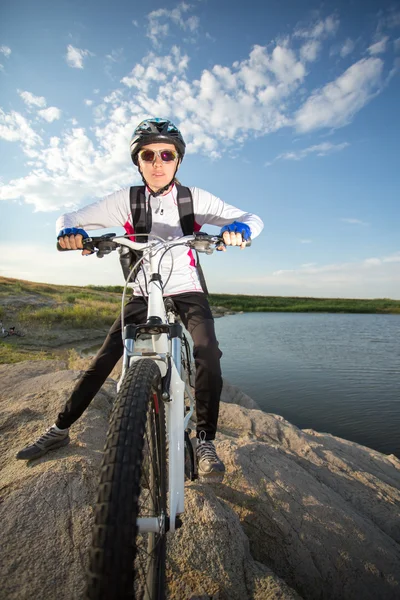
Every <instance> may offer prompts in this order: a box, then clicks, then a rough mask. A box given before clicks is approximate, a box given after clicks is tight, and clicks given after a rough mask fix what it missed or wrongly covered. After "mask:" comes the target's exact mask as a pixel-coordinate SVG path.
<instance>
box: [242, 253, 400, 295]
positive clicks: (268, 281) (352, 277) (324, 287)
mask: <svg viewBox="0 0 400 600" xmlns="http://www.w3.org/2000/svg"><path fill="white" fill-rule="evenodd" d="M399 262H400V252H398V253H394V254H393V255H391V256H387V257H382V258H379V257H370V258H365V259H361V260H359V261H354V262H345V263H333V264H325V265H321V266H316V265H315V264H314V265H313V264H307V265H302V266H300V267H298V268H294V269H285V270H279V271H275V272H273V273H271V274H270V275H268V274H267V275H266V276H265V277H262V278H260V279H259V280H258V282H257V283H258V289H259V292H258V293H260V290H262V289H263V287H266V288H267V289H269V292H268V293H270V294H274V293H279V294H281V295H289V294H290V295H303V296H304V295H306V294H308V293H312V294H313V295H315V296H320V297H325V298H327V297H341V298H346V297H347V298H352V297H353V298H377V297H379V298H399V299H400V270H399V266H398V263H399ZM243 283H246V280H245V279H244V280H243Z"/></svg>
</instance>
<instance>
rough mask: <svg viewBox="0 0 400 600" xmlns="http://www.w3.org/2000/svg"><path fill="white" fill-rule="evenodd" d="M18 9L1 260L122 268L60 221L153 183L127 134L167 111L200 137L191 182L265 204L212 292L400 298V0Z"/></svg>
mask: <svg viewBox="0 0 400 600" xmlns="http://www.w3.org/2000/svg"><path fill="white" fill-rule="evenodd" d="M2 16H3V19H2V27H1V29H0V81H1V90H2V91H1V98H0V100H1V102H0V151H1V152H2V156H3V160H2V163H1V166H0V221H1V223H2V225H3V227H2V233H1V240H0V255H1V259H0V275H2V276H4V277H11V278H17V279H25V280H31V281H32V282H38V283H40V282H41V283H49V284H57V285H77V286H86V285H123V279H122V271H121V268H120V265H119V261H118V256H117V255H115V256H113V258H111V257H110V256H108V257H107V258H106V262H99V261H97V259H96V258H94V257H90V258H85V260H82V257H81V255H80V253H79V252H72V253H58V252H57V251H56V250H55V246H56V231H55V222H56V219H57V217H58V216H60V215H61V214H62V213H65V212H70V211H72V210H76V209H77V208H81V207H82V206H84V205H87V204H89V203H90V202H94V201H96V200H97V199H99V198H101V197H103V196H104V195H107V194H108V193H111V192H113V191H117V190H118V189H121V188H123V187H126V186H130V185H137V184H138V183H140V178H139V177H138V175H137V171H136V169H135V168H134V167H133V165H132V163H131V160H130V155H129V140H130V137H131V135H132V133H133V130H134V128H135V126H136V125H137V124H138V123H139V122H140V121H141V120H142V119H144V118H146V117H149V116H162V117H166V118H170V119H171V120H172V121H173V122H174V123H175V124H176V125H177V126H178V127H179V128H180V129H181V131H182V133H183V135H184V138H185V140H186V142H187V154H186V156H185V159H184V161H183V164H182V167H181V168H180V171H179V179H180V181H182V183H183V185H188V186H196V187H200V188H203V189H205V190H207V191H209V192H211V193H213V194H214V195H216V196H218V197H220V198H221V199H222V200H224V201H226V202H227V203H229V204H233V205H234V206H237V207H238V208H241V209H243V210H245V211H248V212H253V213H255V214H257V215H258V216H260V217H261V218H262V220H263V221H264V230H263V232H262V233H261V235H260V236H259V237H258V238H256V239H255V240H254V241H253V244H252V246H251V248H248V249H246V250H245V251H244V252H243V251H239V250H238V249H236V248H232V249H228V252H226V253H215V254H214V255H213V256H212V257H210V258H209V259H207V260H205V259H203V258H202V260H201V264H202V268H203V270H204V272H205V276H206V280H207V284H208V286H209V288H210V289H212V290H213V293H230V294H233V295H236V294H237V293H239V294H241V295H250V296H254V295H262V296H281V297H311V298H343V299H360V300H361V299H379V298H390V299H393V300H396V299H400V241H399V228H400V207H399V201H398V196H399V191H398V190H399V189H400V169H399V167H398V157H399V155H400V141H399V136H398V124H399V117H398V106H399V105H400V81H399V70H400V9H399V6H398V4H397V3H396V2H393V1H389V0H382V1H378V0H366V1H364V2H362V1H361V0H354V2H352V3H350V4H349V3H347V2H345V1H344V0H338V1H335V2H334V3H325V4H321V3H319V2H316V1H315V0H312V1H311V2H310V3H308V4H307V8H304V6H303V5H302V4H301V3H298V2H296V1H295V0H288V2H287V5H286V6H285V10H282V4H281V3H280V2H278V0H270V1H269V2H268V4H265V3H263V2H261V0H252V2H250V4H247V5H246V7H245V8H244V7H242V6H239V5H232V3H230V2H228V0H219V1H218V2H217V3H210V4H209V3H207V2H205V1H203V0H193V2H192V3H186V2H179V1H178V2H177V1H169V0H168V1H162V2H159V3H157V4H155V5H152V8H151V9H146V7H144V6H143V5H142V4H141V3H139V2H133V3H132V2H128V1H127V0H116V2H115V3H114V5H113V6H112V7H111V6H108V5H103V4H100V5H99V4H98V3H96V4H95V3H94V1H93V0H87V1H86V2H84V3H83V4H82V5H78V4H74V5H73V6H72V7H71V4H70V3H69V2H67V0H60V2H58V3H57V4H56V5H53V4H52V3H50V2H49V0H40V1H39V2H38V3H35V5H32V4H31V3H29V2H28V0H16V1H15V2H14V3H12V4H10V5H9V6H7V7H6V8H5V9H4V10H3V15H2ZM396 125H397V127H396ZM204 229H205V230H206V231H209V232H210V233H215V232H216V231H218V230H217V229H216V228H213V227H205V228H204ZM94 231H95V230H93V231H92V232H93V233H94ZM105 231H115V232H116V233H119V231H118V228H113V229H111V230H101V232H105ZM97 233H100V231H97ZM115 254H116V253H115ZM214 290H215V291H214Z"/></svg>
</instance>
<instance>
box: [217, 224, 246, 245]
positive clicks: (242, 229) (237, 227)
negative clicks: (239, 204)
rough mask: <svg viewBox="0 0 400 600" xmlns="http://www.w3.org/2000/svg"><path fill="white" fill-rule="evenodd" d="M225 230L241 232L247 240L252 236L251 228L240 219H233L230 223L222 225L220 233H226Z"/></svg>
mask: <svg viewBox="0 0 400 600" xmlns="http://www.w3.org/2000/svg"><path fill="white" fill-rule="evenodd" d="M224 231H233V232H234V233H240V234H241V235H242V238H243V239H244V240H245V241H247V240H248V239H249V238H251V229H250V227H249V226H248V225H246V223H241V222H240V221H233V223H231V224H230V225H224V227H222V229H221V232H220V235H222V234H223V233H224Z"/></svg>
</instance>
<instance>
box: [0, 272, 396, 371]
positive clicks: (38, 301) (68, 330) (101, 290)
mask: <svg viewBox="0 0 400 600" xmlns="http://www.w3.org/2000/svg"><path fill="white" fill-rule="evenodd" d="M122 289H123V288H122V286H86V287H80V286H63V285H55V284H44V283H35V282H30V281H24V280H20V279H11V278H7V277H0V321H2V323H3V326H4V327H5V328H6V329H7V328H9V327H13V326H14V327H16V328H17V330H20V331H21V332H23V333H24V337H14V336H11V337H6V338H0V363H1V362H2V363H8V362H18V361H20V360H24V359H27V360H32V359H33V358H54V356H55V353H56V355H58V354H59V353H60V352H61V351H62V350H63V351H64V352H65V351H66V349H67V348H75V347H77V346H81V344H82V340H85V343H86V342H87V345H88V346H89V345H90V343H91V342H92V341H93V342H96V343H97V341H98V340H99V339H101V338H102V337H104V336H105V335H106V333H107V331H108V328H109V327H110V325H111V324H112V323H113V322H114V320H115V319H116V317H117V316H118V314H119V312H120V306H121V292H122ZM209 302H210V305H211V309H212V311H213V314H214V316H215V317H222V316H225V315H227V314H235V313H241V312H320V313H321V312H322V313H324V312H325V313H372V314H400V300H391V299H388V298H378V299H373V300H369V299H365V300H364V299H343V298H307V297H299V298H296V297H285V296H246V295H231V294H210V295H209Z"/></svg>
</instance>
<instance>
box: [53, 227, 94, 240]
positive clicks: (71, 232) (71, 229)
mask: <svg viewBox="0 0 400 600" xmlns="http://www.w3.org/2000/svg"><path fill="white" fill-rule="evenodd" d="M78 234H81V236H82V238H83V239H85V238H87V237H89V235H88V234H87V233H86V231H85V230H84V229H79V227H66V228H65V229H61V231H60V233H59V234H58V236H57V239H58V238H60V237H64V235H78Z"/></svg>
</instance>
